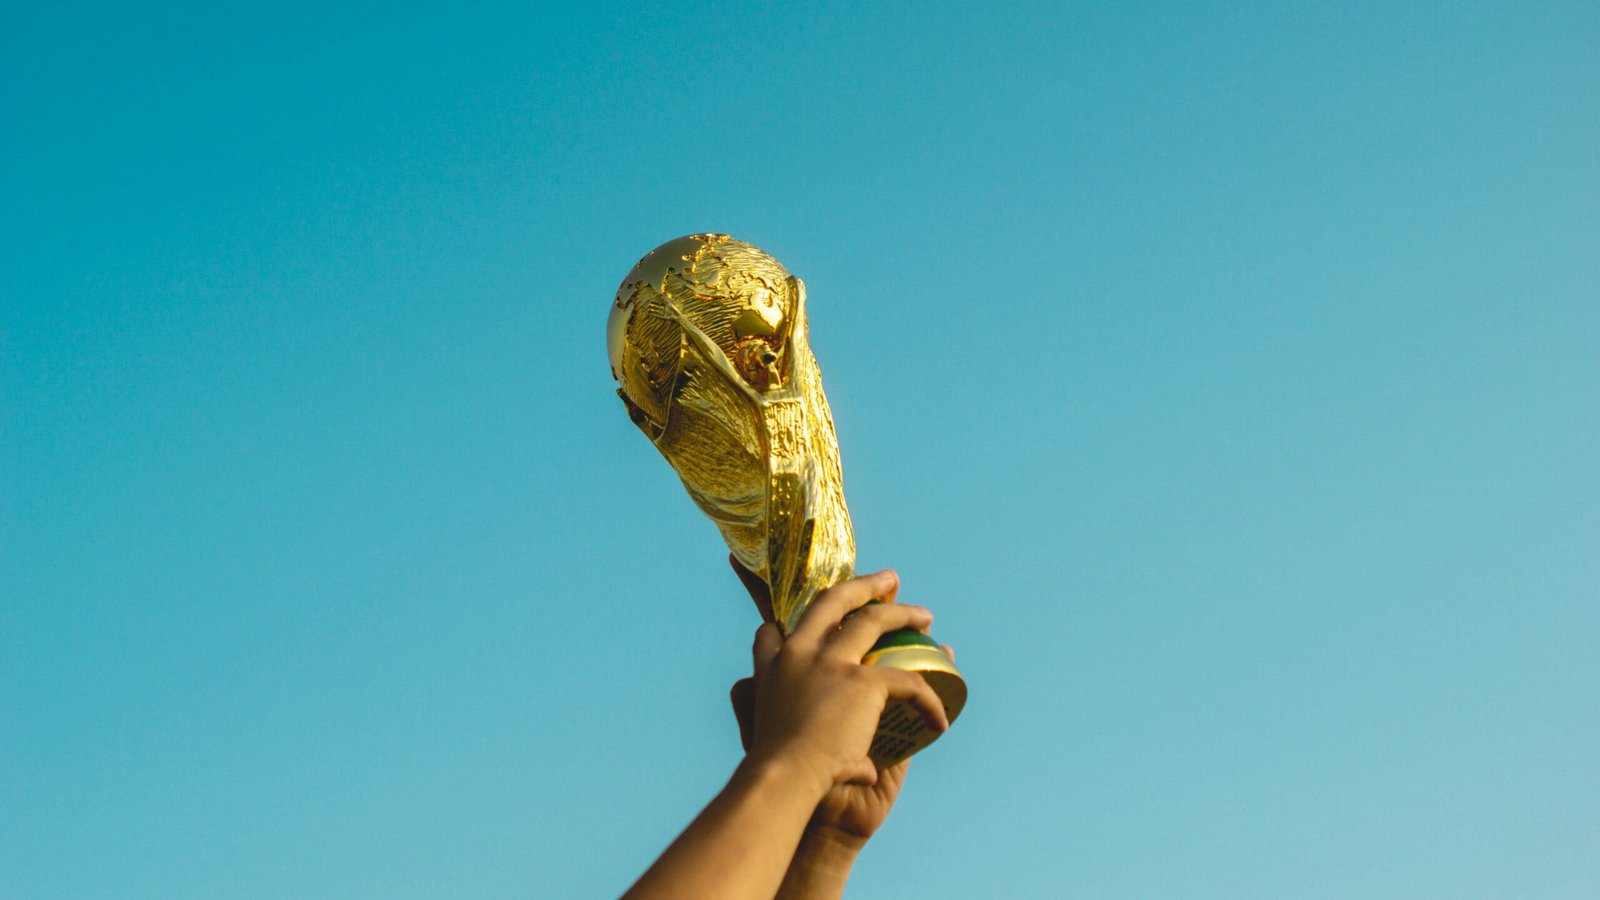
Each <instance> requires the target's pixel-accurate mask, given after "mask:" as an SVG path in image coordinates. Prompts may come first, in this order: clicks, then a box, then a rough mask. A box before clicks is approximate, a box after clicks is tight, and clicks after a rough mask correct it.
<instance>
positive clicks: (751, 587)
mask: <svg viewBox="0 0 1600 900" xmlns="http://www.w3.org/2000/svg"><path fill="white" fill-rule="evenodd" d="M728 565H730V566H732V567H733V574H735V575H737V576H739V581H741V582H743V583H744V589H745V590H746V591H749V592H750V599H751V601H752V602H754V603H755V605H756V612H759V613H761V621H763V622H771V621H772V620H773V616H772V589H771V588H769V587H767V583H766V582H765V581H762V580H761V576H760V575H757V574H756V573H754V572H752V571H750V570H749V569H746V568H745V567H744V566H742V565H740V564H739V560H737V559H735V558H734V556H733V554H732V553H729V554H728Z"/></svg>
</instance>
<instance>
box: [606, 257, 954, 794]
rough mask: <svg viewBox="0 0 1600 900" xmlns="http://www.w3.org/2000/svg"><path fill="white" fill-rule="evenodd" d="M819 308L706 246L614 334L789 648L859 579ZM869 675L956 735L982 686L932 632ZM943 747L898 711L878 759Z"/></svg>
mask: <svg viewBox="0 0 1600 900" xmlns="http://www.w3.org/2000/svg"><path fill="white" fill-rule="evenodd" d="M805 304H806V289H805V284H804V283H802V282H801V281H800V279H798V278H796V277H794V276H793V275H790V274H789V272H788V270H787V269H785V268H784V267H783V265H782V264H780V263H779V262H778V261H777V260H776V259H773V258H772V257H771V256H768V255H767V254H766V253H764V252H762V251H761V250H760V249H758V248H756V247H754V246H752V245H750V244H747V243H744V242H743V241H738V240H734V239H733V238H730V237H729V236H727V235H725V234H692V235H689V236H687V237H681V238H678V239H676V240H672V241H668V242H667V243H665V244H662V245H661V246H660V247H657V248H656V249H655V250H652V251H651V252H650V253H649V254H647V255H646V256H645V257H644V259H642V260H640V261H639V264H638V265H636V266H634V267H633V271H631V272H629V273H628V276H627V277H626V278H624V279H623V281H622V286H621V287H620V288H619V289H618V290H617V299H616V303H615V304H614V305H613V306H612V308H611V318H610V320H609V321H608V322H607V324H606V345H607V350H608V351H609V353H610V356H611V375H612V377H613V378H615V379H616V380H617V381H618V382H620V383H621V388H620V389H619V390H618V391H617V394H618V396H620V397H621V398H622V402H623V404H624V405H625V406H626V407H627V409H628V415H629V417H630V418H632V419H633V422H634V424H635V425H637V426H639V429H640V430H641V431H643V432H644V433H645V435H647V436H648V437H649V438H650V440H651V441H652V442H653V443H654V444H655V446H656V449H657V450H659V451H661V455H662V456H664V457H666V459H667V462H668V463H670V464H671V465H672V468H673V469H675V470H677V473H678V477H679V478H681V479H682V480H683V485H684V487H685V488H687V489H688V491H689V496H690V497H692V498H693V499H694V502H695V503H696V504H697V505H698V506H699V507H700V510H701V511H702V512H704V513H705V514H706V515H707V516H709V517H711V520H712V521H713V522H715V523H716V525H717V528H718V529H720V530H721V532H722V537H723V539H724V540H725V541H726V542H727V544H728V548H729V549H730V550H731V551H732V552H733V556H734V558H735V559H736V560H738V562H739V564H740V565H742V566H744V568H745V569H747V570H749V571H750V572H751V573H753V574H755V575H756V576H758V577H759V578H761V579H762V580H763V581H765V582H766V584H767V587H768V588H769V589H770V592H771V598H772V613H773V616H774V618H775V619H776V620H777V623H778V626H779V628H781V629H782V630H783V633H784V634H786V635H787V634H788V633H789V632H790V631H792V630H793V629H794V627H795V625H796V624H797V623H798V622H799V620H800V616H801V614H802V613H804V612H805V609H806V607H807V606H808V605H809V604H810V603H811V601H812V600H813V599H815V598H816V596H817V594H819V593H821V592H822V591H823V590H825V589H827V588H828V587H830V586H832V585H834V584H837V583H838V582H840V581H844V580H845V579H848V578H850V577H852V576H853V575H854V571H855V556H856V547H855V537H854V534H853V532H852V531H851V528H850V512H849V510H848V509H847V508H846V507H845V502H844V485H843V476H842V475H841V472H840V468H839V445H838V441H837V439H836V438H835V437H834V430H833V416H832V414H831V413H830V412H829V411H828V400H827V397H825V396H823V393H822V373H821V372H820V371H819V370H818V368H817V360H816V358H815V357H814V356H813V355H812V353H811V345H810V344H809V343H808V341H807V334H806V306H805ZM864 662H867V663H869V664H871V665H878V666H889V667H893V668H898V669H906V670H910V671H914V672H918V673H920V674H921V675H922V676H923V677H924V678H926V679H927V681H928V683H929V684H930V685H931V686H932V687H933V689H934V691H936V692H937V693H938V695H939V698H940V700H941V701H943V703H944V706H945V710H946V712H947V714H948V716H949V719H950V721H951V722H954V721H955V719H956V716H957V715H959V714H960V713H961V708H962V706H963V705H965V703H966V699H967V685H966V681H965V680H963V679H962V677H961V673H960V672H959V671H957V670H956V667H955V664H954V663H953V662H952V661H951V660H950V657H949V656H947V655H946V654H945V652H944V651H943V650H942V649H940V647H939V645H938V644H937V643H936V642H935V641H933V640H932V639H931V638H929V637H928V636H927V635H925V634H922V633H920V632H917V631H913V630H910V629H906V630H902V631H896V632H892V633H890V634H887V635H885V636H884V637H883V639H882V640H880V641H879V642H878V644H877V646H875V647H873V649H872V652H870V653H869V654H867V657H866V659H865V660H864ZM937 736H938V735H937V733H935V732H934V731H932V730H930V729H928V728H927V727H926V726H925V725H924V724H923V722H922V717H921V715H920V714H919V713H917V712H916V711H915V710H914V709H913V708H911V707H910V706H909V705H908V704H906V703H905V702H903V701H898V700H894V701H890V704H889V706H888V707H886V708H885V709H884V712H883V718H882V720H881V721H880V722H879V723H878V732H877V735H876V736H875V737H874V738H873V743H872V749H871V755H872V758H873V760H874V761H875V762H876V763H877V764H879V765H890V764H892V763H895V762H897V761H899V760H901V759H904V758H906V757H907V756H910V755H911V754H913V753H915V752H917V751H918V750H920V749H922V748H923V747H925V746H927V745H928V744H929V743H931V742H932V741H933V740H934V738H936V737H937Z"/></svg>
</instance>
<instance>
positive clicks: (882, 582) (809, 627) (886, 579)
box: [794, 569, 900, 641]
mask: <svg viewBox="0 0 1600 900" xmlns="http://www.w3.org/2000/svg"><path fill="white" fill-rule="evenodd" d="M899 585H900V576H898V575H896V574H895V573H894V571H893V570H892V569H884V570H883V571H882V572H874V573H872V574H871V575H863V576H861V577H860V578H852V579H850V580H849V581H841V582H839V583H838V584H836V585H834V586H833V587H831V588H828V589H827V590H825V591H823V592H822V593H820V594H818V595H817V599H816V600H813V601H812V602H811V605H810V606H809V607H807V608H806V611H805V614H804V615H803V616H801V618H800V624H799V625H796V626H795V629H794V637H798V638H801V639H802V640H807V641H815V640H818V639H820V638H821V637H822V636H823V635H825V634H827V633H828V632H830V631H832V630H833V629H834V628H836V627H838V625H839V622H840V621H841V620H842V619H844V617H845V614H846V613H849V612H850V611H851V610H853V609H856V608H858V607H860V606H863V605H864V604H866V602H867V601H868V600H873V599H876V598H879V597H893V596H894V594H895V591H896V589H897V588H898V587H899Z"/></svg>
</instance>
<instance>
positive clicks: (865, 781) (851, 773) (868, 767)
mask: <svg viewBox="0 0 1600 900" xmlns="http://www.w3.org/2000/svg"><path fill="white" fill-rule="evenodd" d="M844 783H845V784H859V785H861V786H862V787H872V786H873V785H875V784H877V783H878V767H877V766H875V765H873V763H872V760H871V759H869V758H867V757H862V758H861V761H860V762H858V763H856V764H855V765H853V766H851V767H850V768H849V769H846V770H845V772H844Z"/></svg>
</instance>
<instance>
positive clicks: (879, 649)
mask: <svg viewBox="0 0 1600 900" xmlns="http://www.w3.org/2000/svg"><path fill="white" fill-rule="evenodd" d="M862 662H864V663H866V664H867V665H871V666H883V667H885V668H889V669H904V670H906V671H908V672H916V673H917V674H919V675H921V676H922V677H923V678H924V679H925V680H926V681H927V682H928V686H929V687H932V688H933V691H934V693H936V694H938V695H939V702H941V703H943V704H944V712H945V716H946V717H947V718H948V719H949V720H950V723H951V724H952V725H953V724H955V721H956V716H959V715H961V709H962V707H964V706H966V705H967V682H966V679H964V678H962V677H961V672H960V670H958V669H957V668H956V664H955V663H954V662H953V661H952V660H951V659H950V657H949V656H947V655H946V654H945V652H944V650H943V648H941V647H940V646H939V644H938V642H937V641H935V640H934V639H933V638H931V637H928V636H927V635H925V634H923V633H922V632H920V631H913V630H911V629H909V628H905V629H901V630H900V631H891V632H889V633H888V634H886V635H884V636H883V637H882V638H881V639H880V640H879V641H878V643H877V644H876V645H874V646H873V648H872V650H871V652H869V653H868V654H867V655H866V658H865V659H863V660H862ZM938 737H939V732H937V731H934V730H933V729H931V728H929V727H928V726H927V725H926V724H924V723H923V721H922V713H920V712H918V711H917V708H916V707H914V706H912V705H911V704H909V703H907V702H905V701H903V700H890V701H889V703H888V705H886V706H885V707H884V708H883V717H882V718H880V719H879V720H878V733H877V734H875V735H873V737H872V748H871V749H870V750H869V751H868V755H869V756H871V757H872V761H873V763H874V764H876V765H877V766H878V767H880V768H883V767H887V766H892V765H894V764H895V763H897V762H899V761H900V760H902V759H905V758H906V757H908V756H910V755H911V754H913V753H916V752H917V751H918V750H921V749H922V748H923V747H926V746H928V745H929V744H931V743H933V742H934V741H935V740H937V739H938Z"/></svg>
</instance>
